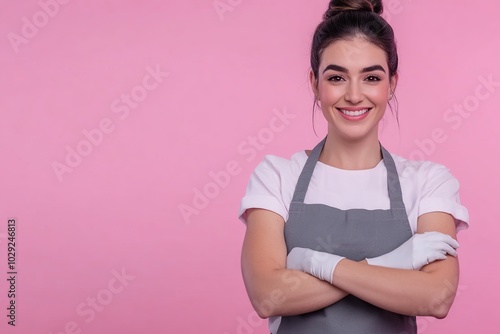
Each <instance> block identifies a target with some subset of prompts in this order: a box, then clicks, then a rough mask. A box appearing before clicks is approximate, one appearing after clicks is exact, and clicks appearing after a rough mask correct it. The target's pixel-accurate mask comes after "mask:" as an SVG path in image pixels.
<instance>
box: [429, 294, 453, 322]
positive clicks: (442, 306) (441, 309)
mask: <svg viewBox="0 0 500 334" xmlns="http://www.w3.org/2000/svg"><path fill="white" fill-rule="evenodd" d="M455 293H456V291H455V289H449V287H446V288H444V289H442V290H441V291H439V292H437V293H434V294H433V295H432V296H431V299H430V302H429V307H428V310H429V314H428V315H429V316H432V317H434V318H437V319H444V318H446V316H447V315H448V312H449V311H450V309H451V306H452V304H453V301H454V300H455Z"/></svg>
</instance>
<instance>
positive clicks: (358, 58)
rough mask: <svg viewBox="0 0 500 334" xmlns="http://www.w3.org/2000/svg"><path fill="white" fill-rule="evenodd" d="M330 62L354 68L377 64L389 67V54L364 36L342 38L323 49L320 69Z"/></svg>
mask: <svg viewBox="0 0 500 334" xmlns="http://www.w3.org/2000/svg"><path fill="white" fill-rule="evenodd" d="M330 64H335V65H339V66H342V67H345V68H347V69H352V70H356V69H362V68H366V67H368V66H372V65H375V64H377V65H381V66H383V67H384V68H386V69H387V56H386V54H385V51H384V50H383V49H381V48H380V47H378V46H377V45H375V44H373V43H370V42H369V41H367V40H366V39H364V38H359V37H356V38H352V39H341V40H338V41H335V42H333V43H330V45H328V46H327V47H326V48H325V49H324V50H323V53H322V55H321V63H320V70H321V71H322V69H324V68H326V67H327V66H328V65H330Z"/></svg>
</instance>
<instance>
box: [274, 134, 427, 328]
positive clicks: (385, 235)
mask: <svg viewBox="0 0 500 334" xmlns="http://www.w3.org/2000/svg"><path fill="white" fill-rule="evenodd" d="M325 142H326V137H325V138H324V139H323V140H322V141H321V142H320V143H318V144H317V145H316V147H314V149H313V151H312V152H311V154H310V155H309V157H308V159H307V162H306V164H305V165H304V168H303V169H302V172H301V174H300V177H299V179H298V182H297V185H296V187H295V191H294V194H293V199H292V202H291V203H290V210H289V218H288V220H287V222H286V224H285V241H286V246H287V253H290V251H291V250H292V248H294V247H304V248H310V249H313V250H317V251H322V252H327V253H331V254H336V255H340V256H344V257H346V258H348V259H350V260H354V261H361V260H364V259H365V258H371V257H376V256H380V255H382V254H385V253H388V252H390V251H392V250H393V249H395V248H397V247H398V246H400V245H401V244H402V243H404V242H405V241H406V240H408V239H409V238H410V237H411V236H412V235H413V233H412V231H411V229H410V224H409V221H408V216H407V214H406V209H405V205H404V203H403V197H402V193H401V185H400V183H399V176H398V173H397V170H396V166H395V164H394V160H393V158H392V156H391V155H390V153H389V152H387V151H386V149H385V148H384V147H383V146H382V145H381V144H380V142H379V144H380V149H381V151H382V157H383V161H384V164H385V167H386V169H387V187H388V193H389V198H390V203H391V206H390V209H389V210H382V209H377V210H367V209H350V210H340V209H338V208H335V207H330V206H328V205H325V204H304V198H305V196H306V192H307V188H308V186H309V182H310V180H311V176H312V174H313V171H314V167H315V165H316V162H317V161H318V158H319V156H320V153H321V151H322V149H323V146H324V144H325ZM359 191H363V190H362V189H360V190H359ZM305 333H307V334H326V333H332V334H333V333H339V334H368V333H369V334H378V333H381V334H392V333H394V334H415V333H417V326H416V318H415V317H413V316H406V315H402V314H397V313H394V312H390V311H386V310H384V309H381V308H379V307H377V306H374V305H372V304H369V303H367V302H365V301H363V300H361V299H359V298H357V297H355V296H352V295H348V296H346V297H345V298H343V299H342V300H340V301H338V302H337V303H335V304H332V305H330V306H328V307H326V308H323V309H321V310H318V311H314V312H310V313H306V314H302V315H297V316H283V317H281V323H280V325H279V329H278V331H277V334H305Z"/></svg>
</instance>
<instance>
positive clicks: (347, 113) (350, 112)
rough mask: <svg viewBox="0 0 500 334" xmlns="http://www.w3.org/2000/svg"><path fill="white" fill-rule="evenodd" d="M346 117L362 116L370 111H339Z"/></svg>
mask: <svg viewBox="0 0 500 334" xmlns="http://www.w3.org/2000/svg"><path fill="white" fill-rule="evenodd" d="M339 110H340V111H341V112H342V113H343V114H344V115H347V116H361V115H363V114H364V113H366V112H368V110H369V109H361V110H357V111H349V110H344V109H339Z"/></svg>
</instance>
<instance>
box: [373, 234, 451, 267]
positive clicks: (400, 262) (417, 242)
mask: <svg viewBox="0 0 500 334" xmlns="http://www.w3.org/2000/svg"><path fill="white" fill-rule="evenodd" d="M458 246H459V245H458V242H457V241H456V240H455V239H453V238H452V237H451V236H449V235H447V234H443V233H440V232H424V233H418V234H414V235H413V236H412V237H411V238H410V239H408V240H407V241H406V242H404V243H403V244H402V245H401V246H399V247H398V248H396V249H395V250H393V251H391V252H389V253H386V254H384V255H381V256H378V257H375V258H371V259H366V261H367V262H368V264H370V265H374V266H381V267H388V268H395V269H414V270H420V268H422V267H423V266H425V265H427V264H429V263H432V262H434V261H436V260H444V259H446V254H449V255H451V256H454V257H456V256H457V252H456V249H457V248H458Z"/></svg>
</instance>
